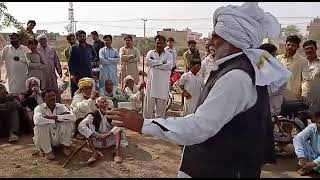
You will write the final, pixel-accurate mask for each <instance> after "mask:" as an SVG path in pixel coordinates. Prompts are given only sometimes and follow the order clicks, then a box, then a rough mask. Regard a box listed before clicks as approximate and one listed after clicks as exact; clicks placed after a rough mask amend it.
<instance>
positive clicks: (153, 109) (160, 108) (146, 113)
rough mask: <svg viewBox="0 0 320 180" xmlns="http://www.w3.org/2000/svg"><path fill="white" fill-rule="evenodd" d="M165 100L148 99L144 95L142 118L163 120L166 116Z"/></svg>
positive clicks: (147, 95) (147, 96)
mask: <svg viewBox="0 0 320 180" xmlns="http://www.w3.org/2000/svg"><path fill="white" fill-rule="evenodd" d="M166 107H167V100H165V99H159V98H153V97H150V93H146V96H145V97H144V107H143V118H144V119H152V118H164V117H165V115H166Z"/></svg>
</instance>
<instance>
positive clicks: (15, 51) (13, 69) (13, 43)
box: [0, 33, 29, 94]
mask: <svg viewBox="0 0 320 180" xmlns="http://www.w3.org/2000/svg"><path fill="white" fill-rule="evenodd" d="M28 51H29V49H28V47H26V46H24V45H21V44H20V36H19V34H17V33H12V34H10V45H6V46H5V47H4V48H3V49H2V51H1V56H0V69H1V67H2V65H3V63H5V68H6V71H7V74H6V76H5V77H6V84H7V86H8V92H9V93H14V94H20V93H22V92H24V91H26V90H27V88H26V86H25V82H26V80H27V72H28V68H27V61H26V56H25V54H26V53H27V52H28ZM0 73H1V71H0ZM0 80H1V74H0Z"/></svg>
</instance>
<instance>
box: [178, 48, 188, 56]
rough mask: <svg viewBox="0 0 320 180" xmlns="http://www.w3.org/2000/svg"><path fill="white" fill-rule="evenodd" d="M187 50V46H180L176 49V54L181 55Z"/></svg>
mask: <svg viewBox="0 0 320 180" xmlns="http://www.w3.org/2000/svg"><path fill="white" fill-rule="evenodd" d="M186 51H188V48H181V49H179V50H178V52H177V55H178V56H183V54H184V53H185V52H186Z"/></svg>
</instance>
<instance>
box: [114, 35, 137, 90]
mask: <svg viewBox="0 0 320 180" xmlns="http://www.w3.org/2000/svg"><path fill="white" fill-rule="evenodd" d="M124 42H125V46H124V47H121V48H120V50H119V56H120V63H121V72H120V82H121V88H122V89H123V86H124V85H125V84H124V82H123V79H124V78H125V77H127V76H128V75H131V76H132V77H133V78H134V83H135V84H138V83H139V81H140V79H139V72H138V62H140V52H139V49H138V48H136V47H133V43H132V36H131V35H126V36H125V37H124Z"/></svg>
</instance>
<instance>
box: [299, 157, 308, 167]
mask: <svg viewBox="0 0 320 180" xmlns="http://www.w3.org/2000/svg"><path fill="white" fill-rule="evenodd" d="M307 162H308V161H307V159H305V158H299V162H298V164H299V165H300V166H304V165H305V164H306V163H307Z"/></svg>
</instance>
